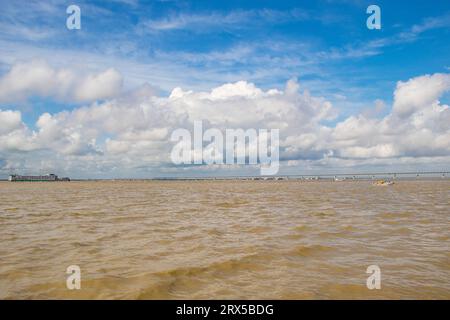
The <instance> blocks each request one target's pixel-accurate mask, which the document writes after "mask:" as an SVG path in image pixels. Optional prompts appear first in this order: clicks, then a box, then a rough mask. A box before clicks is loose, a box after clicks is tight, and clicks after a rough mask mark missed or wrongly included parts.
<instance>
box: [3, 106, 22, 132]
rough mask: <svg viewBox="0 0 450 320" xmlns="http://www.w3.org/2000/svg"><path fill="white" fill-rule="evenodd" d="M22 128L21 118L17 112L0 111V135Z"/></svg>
mask: <svg viewBox="0 0 450 320" xmlns="http://www.w3.org/2000/svg"><path fill="white" fill-rule="evenodd" d="M21 126H22V116H21V114H20V112H19V111H12V110H6V111H2V110H1V109H0V135H3V134H7V133H10V132H11V131H14V130H17V129H20V128H21Z"/></svg>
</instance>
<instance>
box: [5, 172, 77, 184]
mask: <svg viewBox="0 0 450 320" xmlns="http://www.w3.org/2000/svg"><path fill="white" fill-rule="evenodd" d="M8 180H9V181H11V182H19V181H24V182H56V181H70V179H69V178H67V177H66V178H58V176H57V175H56V174H53V173H51V174H47V175H44V176H21V175H18V174H13V175H10V176H9V179H8Z"/></svg>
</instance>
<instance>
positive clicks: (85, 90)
mask: <svg viewBox="0 0 450 320" xmlns="http://www.w3.org/2000/svg"><path fill="white" fill-rule="evenodd" d="M121 88H122V76H121V75H120V74H119V73H118V72H117V71H116V70H114V69H108V70H106V71H103V72H100V73H97V74H80V73H79V72H77V71H75V70H72V69H66V68H61V69H56V68H53V67H51V66H50V65H49V64H48V63H46V62H45V61H43V60H33V61H30V62H24V63H16V64H14V65H13V66H12V67H11V70H10V71H9V72H8V73H6V74H5V75H4V76H3V77H2V78H0V101H3V102H5V101H6V102H10V101H23V100H26V99H27V98H29V97H31V96H40V97H52V98H55V99H57V100H60V101H77V102H82V101H94V100H98V99H106V98H111V97H113V96H115V95H117V94H119V93H120V91H121Z"/></svg>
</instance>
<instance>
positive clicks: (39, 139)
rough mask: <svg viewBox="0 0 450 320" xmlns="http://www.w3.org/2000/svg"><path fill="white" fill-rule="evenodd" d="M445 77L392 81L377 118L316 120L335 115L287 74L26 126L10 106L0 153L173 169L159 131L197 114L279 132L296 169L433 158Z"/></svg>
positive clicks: (446, 138)
mask: <svg viewBox="0 0 450 320" xmlns="http://www.w3.org/2000/svg"><path fill="white" fill-rule="evenodd" d="M45 70H46V69H45V68H44V71H45ZM44 71H42V72H40V73H41V74H44V75H45V72H44ZM59 72H61V71H59ZM61 77H62V76H61ZM101 77H102V76H98V77H92V78H91V81H92V83H93V86H95V85H98V86H108V84H107V82H103V80H102V79H101ZM105 77H106V78H109V77H110V76H108V73H106V76H105ZM448 79H449V75H448V74H434V75H426V76H421V77H416V78H413V79H410V80H408V81H406V82H399V83H398V85H397V88H396V90H395V94H394V95H395V99H394V103H393V107H392V111H391V113H389V114H388V115H386V116H385V117H383V118H381V119H377V118H371V117H369V116H367V115H363V114H360V115H354V116H350V117H348V118H347V119H344V120H342V121H340V122H338V123H337V124H336V125H334V126H331V125H326V124H325V123H326V122H325V121H327V120H330V119H333V118H334V117H335V116H336V112H335V110H334V109H333V107H332V105H331V103H330V102H328V101H327V100H326V99H324V98H322V97H315V96H312V95H311V94H310V93H309V92H308V91H307V90H302V89H301V86H300V85H299V83H298V82H297V81H296V80H290V81H288V82H287V83H286V86H285V88H284V90H276V89H270V90H263V89H261V88H258V87H257V86H255V85H254V84H252V83H248V82H245V81H239V82H236V83H227V84H224V85H222V86H219V87H216V88H213V89H212V90H210V91H184V90H183V89H181V88H175V89H173V90H172V92H171V94H170V95H169V96H167V97H161V96H157V95H156V94H155V91H154V90H153V88H151V87H149V86H142V87H140V88H138V89H136V90H135V91H134V92H131V93H127V94H122V95H119V96H118V97H117V98H115V99H110V100H107V101H105V102H102V103H97V102H96V103H92V104H91V105H88V106H84V107H80V108H76V109H74V110H72V111H63V112H59V113H56V114H49V113H44V114H42V115H41V116H40V117H39V119H38V120H37V122H36V129H35V130H34V131H33V130H32V129H30V128H27V127H26V126H25V125H24V124H23V123H22V120H21V114H20V112H18V111H12V110H6V111H0V125H1V127H0V158H3V159H6V160H8V161H9V163H11V161H18V162H20V163H23V165H24V166H26V165H30V163H32V164H33V165H35V166H39V165H40V164H39V163H38V164H36V162H38V161H40V160H43V159H46V161H45V165H46V166H47V165H48V164H49V161H50V160H52V161H55V166H60V167H61V168H63V169H64V170H66V171H68V172H78V173H79V172H94V173H95V172H97V173H99V172H100V173H103V174H106V175H116V176H117V175H120V173H123V172H128V173H130V172H131V173H132V172H136V171H139V170H151V172H156V171H158V172H166V173H167V172H176V171H177V170H182V171H186V168H184V169H182V168H173V166H172V164H171V162H170V152H171V149H172V147H173V144H172V143H171V142H170V140H169V138H170V135H171V132H172V131H173V130H175V129H177V128H186V129H188V130H192V128H193V122H194V121H195V120H203V123H204V130H206V129H207V128H209V127H215V128H218V129H220V130H224V129H233V128H242V129H249V128H255V129H260V128H267V129H280V139H281V141H280V146H281V150H280V151H281V154H280V156H281V160H282V161H286V164H287V165H291V166H292V165H297V166H302V168H310V167H313V166H332V165H339V166H343V167H345V166H355V165H360V164H364V165H368V164H370V163H373V164H375V165H380V164H385V165H393V164H400V163H403V162H405V161H407V162H408V163H418V161H419V160H418V159H424V160H423V161H425V162H427V163H430V162H432V161H433V160H432V159H436V161H441V162H442V161H446V160H445V159H447V158H448V157H450V126H449V125H448V124H449V123H450V108H449V106H448V105H445V104H441V103H440V102H439V98H440V96H441V95H442V94H444V92H446V91H447V90H448V89H449V88H450V83H449V80H448ZM29 82H32V81H31V80H30V81H29ZM78 88H82V87H78ZM85 89H86V90H87V92H85V93H84V94H85V95H87V96H88V95H89V93H90V91H89V90H88V89H89V87H86V88H85ZM377 104H380V101H377V102H376V105H377ZM383 107H384V105H383ZM23 151H28V152H25V153H24V152H23ZM408 159H409V160H408ZM411 159H416V160H414V161H413V160H411ZM430 159H431V160H430ZM25 160H26V161H25ZM21 161H22V162H21ZM193 170H198V168H197V169H193ZM214 172H216V171H214Z"/></svg>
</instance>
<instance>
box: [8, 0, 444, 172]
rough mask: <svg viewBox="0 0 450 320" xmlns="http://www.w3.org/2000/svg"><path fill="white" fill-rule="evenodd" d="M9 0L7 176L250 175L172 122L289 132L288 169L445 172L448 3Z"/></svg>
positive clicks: (285, 145)
mask: <svg viewBox="0 0 450 320" xmlns="http://www.w3.org/2000/svg"><path fill="white" fill-rule="evenodd" d="M73 4H76V5H78V6H79V7H80V9H81V29H80V30H68V29H67V28H66V19H67V17H68V14H67V13H66V8H67V6H68V5H69V4H68V3H66V2H63V1H53V0H52V1H26V2H23V1H5V0H0V7H1V10H0V178H6V177H7V176H8V175H9V174H10V173H13V172H15V173H22V174H26V173H28V174H39V173H48V172H53V173H56V174H58V175H59V176H70V177H73V178H88V177H92V178H137V177H141V178H151V177H162V176H164V177H168V176H173V177H189V176H226V175H230V176H235V175H254V174H257V172H258V170H259V169H258V168H257V167H254V166H248V165H174V164H173V163H172V162H171V161H170V152H171V149H172V147H173V145H174V143H173V142H171V141H170V136H171V133H172V132H173V131H174V130H175V129H178V128H185V129H188V130H191V129H192V128H193V122H194V121H195V120H203V121H204V123H205V127H207V128H218V129H220V130H225V129H227V128H231V129H233V128H242V129H249V128H254V129H260V128H264V129H279V130H280V161H281V162H280V171H279V175H289V174H308V173H311V174H319V173H322V174H325V173H339V172H352V173H357V172H361V173H362V172H373V171H382V172H392V171H397V172H405V171H449V169H450V125H449V123H450V108H449V97H450V95H449V91H450V55H449V52H450V42H449V41H448V39H450V3H449V2H448V1H432V2H423V1H412V2H411V1H395V3H392V1H377V3H376V4H377V5H379V6H380V8H381V21H382V28H381V30H369V29H368V28H367V27H366V19H367V17H368V16H369V15H368V14H367V13H366V8H367V7H368V5H370V4H373V3H372V1H364V0H327V1H325V0H323V1H317V2H314V3H311V2H306V1H305V2H302V3H299V2H298V1H283V2H275V1H245V2H242V1H227V2H226V3H225V2H215V1H207V2H204V1H201V2H200V1H196V2H189V1H151V2H144V1H138V0H115V1H111V2H108V3H106V2H104V1H76V3H73Z"/></svg>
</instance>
